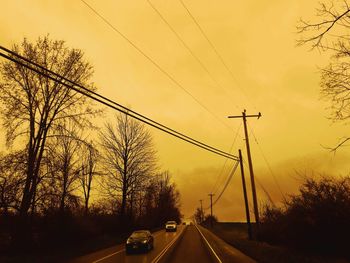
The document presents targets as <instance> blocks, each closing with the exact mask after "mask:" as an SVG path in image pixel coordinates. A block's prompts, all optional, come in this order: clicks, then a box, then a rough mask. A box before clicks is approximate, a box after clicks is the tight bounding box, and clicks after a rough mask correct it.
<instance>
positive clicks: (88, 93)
mask: <svg viewBox="0 0 350 263" xmlns="http://www.w3.org/2000/svg"><path fill="white" fill-rule="evenodd" d="M0 49H1V50H4V51H5V52H7V53H9V54H10V55H12V56H15V57H17V58H19V59H21V60H23V61H25V62H26V63H29V64H31V65H34V66H35V67H37V68H34V67H32V66H30V65H28V64H26V63H24V62H22V61H20V60H18V59H15V58H13V57H10V55H6V54H4V53H2V52H0V56H2V57H4V58H6V59H8V60H10V61H12V62H15V63H17V64H19V65H21V66H23V67H26V68H28V69H30V70H32V71H34V72H36V73H37V74H40V75H42V76H45V77H47V78H49V79H51V80H53V81H55V82H58V83H60V84H62V85H64V86H66V87H67V88H70V89H73V90H75V91H76V92H78V93H80V94H82V95H84V96H87V97H89V98H91V99H93V100H95V101H97V102H99V103H102V104H104V105H105V106H108V107H110V108H112V109H114V110H117V111H119V112H122V113H124V114H126V115H128V116H130V117H132V118H134V119H137V120H139V121H141V122H143V123H145V124H147V125H149V126H152V127H154V128H156V129H158V130H161V131H163V132H165V133H168V134H170V135H172V136H174V137H177V138H178V139H181V140H183V141H186V142H188V143H191V144H193V145H195V146H197V147H200V148H202V149H204V150H207V151H210V152H212V153H215V154H217V155H221V156H223V157H226V158H229V159H232V160H237V157H236V156H234V155H232V154H230V153H226V152H224V151H221V150H219V149H217V148H214V147H212V146H209V145H207V144H205V143H202V142H200V141H198V140H195V139H193V138H191V137H189V136H186V135H184V134H182V133H179V132H177V131H175V130H173V129H171V128H169V127H167V126H165V125H162V124H160V123H159V122H156V121H153V120H152V119H150V118H148V117H146V116H144V115H142V114H139V113H137V112H135V111H132V110H130V109H128V108H127V107H125V106H123V105H121V104H119V103H117V102H114V101H112V100H110V99H108V98H106V97H104V96H102V95H100V94H98V93H96V92H94V91H91V90H89V89H87V88H86V87H84V86H82V85H80V84H78V83H75V82H73V81H71V80H69V79H67V78H65V77H63V76H61V75H59V74H57V73H55V72H53V71H51V70H49V69H47V68H45V67H43V66H41V65H39V64H37V63H35V62H33V61H30V60H29V59H27V58H24V57H22V56H20V55H19V54H17V53H15V52H13V51H11V50H9V49H7V48H4V47H2V46H0ZM38 68H39V69H41V70H44V71H45V72H47V73H44V72H42V71H41V70H39V69H38ZM48 73H50V74H52V75H54V76H56V77H58V78H59V79H56V78H54V77H52V76H50V75H49V74H48ZM62 80H64V81H66V82H69V83H70V84H67V83H66V82H63V81H62ZM75 86H76V87H79V88H80V89H78V88H76V87H75ZM82 90H83V91H82ZM96 97H98V98H96ZM105 100H106V101H107V102H106V101H105Z"/></svg>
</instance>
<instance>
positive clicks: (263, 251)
mask: <svg viewBox="0 0 350 263" xmlns="http://www.w3.org/2000/svg"><path fill="white" fill-rule="evenodd" d="M208 229H209V230H211V231H212V232H213V233H215V234H216V235H217V236H219V237H220V238H221V239H223V240H225V241H226V242H227V243H228V244H230V245H232V246H234V247H235V248H237V249H239V250H240V251H242V252H243V253H244V254H246V255H248V256H250V257H251V258H253V259H255V260H256V261H258V262H268V263H281V262H286V263H289V262H290V263H293V262H307V263H343V262H349V261H346V260H344V259H340V258H328V257H325V256H324V255H322V256H320V255H314V254H313V255H312V254H308V253H306V252H302V251H297V250H293V249H289V248H285V247H280V246H272V245H270V244H268V243H264V242H258V241H251V240H249V239H248V234H247V225H246V224H245V223H217V224H215V226H214V228H213V229H210V227H209V228H208Z"/></svg>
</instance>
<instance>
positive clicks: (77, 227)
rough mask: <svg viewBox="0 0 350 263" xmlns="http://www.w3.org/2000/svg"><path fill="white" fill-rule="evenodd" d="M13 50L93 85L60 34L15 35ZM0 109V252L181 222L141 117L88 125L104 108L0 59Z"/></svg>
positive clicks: (71, 245)
mask: <svg viewBox="0 0 350 263" xmlns="http://www.w3.org/2000/svg"><path fill="white" fill-rule="evenodd" d="M13 51H15V52H16V53H18V54H21V55H22V56H23V57H25V58H28V59H30V60H31V61H33V62H35V63H37V64H39V65H42V66H44V67H45V68H49V69H51V70H52V71H54V72H56V73H58V74H60V75H62V76H63V77H65V78H67V79H70V80H73V81H74V82H76V83H78V84H79V85H83V86H85V87H86V88H87V89H88V90H90V91H96V88H95V86H94V84H93V83H92V82H91V78H92V75H93V67H92V66H91V65H90V64H89V63H88V62H87V61H85V59H84V54H83V52H82V51H81V50H78V49H70V48H68V47H66V45H65V42H64V41H56V40H51V39H50V38H49V36H44V37H41V38H39V39H38V40H37V41H36V42H34V43H31V42H30V41H28V40H27V39H24V40H23V42H22V43H20V44H18V45H14V46H13ZM22 62H23V63H26V62H25V61H22ZM38 70H39V71H42V69H38ZM48 74H49V75H50V76H51V77H55V76H54V75H52V73H48ZM55 78H57V77H55ZM60 80H62V79H60ZM0 107H1V111H0V115H1V118H2V123H1V125H2V129H3V131H4V132H5V141H6V149H4V151H3V152H1V153H0V255H4V257H3V259H4V258H7V257H6V255H7V256H11V255H14V254H18V252H19V251H20V252H23V254H24V255H30V254H33V255H34V254H35V253H36V252H40V253H43V252H44V251H46V252H47V253H48V254H51V255H52V256H53V255H54V254H55V253H54V251H56V252H58V251H62V248H64V249H65V250H67V251H69V250H71V251H79V250H81V249H84V247H85V250H86V251H84V252H85V253H86V252H87V251H88V250H91V249H94V248H99V247H101V246H107V245H112V244H115V243H116V242H118V241H121V240H122V239H123V238H124V237H125V236H126V235H127V233H129V232H130V231H132V230H134V229H135V228H149V229H156V228H157V227H160V226H162V225H163V224H164V223H165V222H166V221H167V220H170V219H171V220H176V221H178V222H179V221H180V220H181V214H180V195H179V192H178V190H177V189H176V186H175V184H174V183H172V180H171V175H170V174H169V173H168V172H167V171H161V170H159V168H158V165H157V157H156V155H157V153H156V150H155V147H154V144H153V140H152V136H151V134H150V133H149V131H148V130H147V129H146V127H145V126H144V125H142V124H141V123H139V122H137V121H135V120H134V119H132V118H131V117H128V116H127V115H125V114H117V115H115V119H114V120H113V121H109V122H108V121H107V122H106V123H105V124H104V125H103V126H102V127H98V126H97V125H96V124H95V123H96V121H95V120H96V119H95V118H96V117H100V118H102V117H104V116H105V115H104V114H105V112H104V111H103V110H101V109H100V108H98V107H97V106H96V105H94V104H93V103H92V101H91V100H88V99H87V97H85V96H83V95H81V94H79V93H77V92H76V91H74V90H72V89H70V88H67V87H66V86H64V85H62V84H60V83H59V82H56V81H53V80H51V79H50V78H49V77H47V76H42V75H40V74H37V73H35V72H33V71H30V70H28V69H26V68H25V67H23V66H21V65H20V64H17V63H13V62H10V61H5V62H2V63H1V64H0ZM97 241H98V242H97ZM97 244H98V245H97ZM15 251H16V253H15ZM61 254H62V253H61ZM61 256H62V255H61ZM3 259H2V258H1V257H0V261H3ZM25 261H26V262H27V261H28V262H29V261H30V260H29V259H26V260H25ZM35 261H36V260H34V262H35ZM48 261H50V262H52V261H53V258H51V260H48ZM36 262H37V261H36Z"/></svg>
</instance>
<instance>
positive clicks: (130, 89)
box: [0, 0, 350, 221]
mask: <svg viewBox="0 0 350 263" xmlns="http://www.w3.org/2000/svg"><path fill="white" fill-rule="evenodd" d="M182 1H183V3H184V4H185V5H186V6H187V8H188V10H189V11H190V12H191V14H192V15H193V17H194V18H195V19H196V21H197V22H198V23H199V24H200V26H201V27H202V29H203V30H204V32H205V33H206V35H207V37H208V38H209V39H210V41H211V42H212V44H213V45H214V46H215V48H216V50H217V52H218V53H219V54H220V55H221V57H222V58H223V60H224V62H225V64H226V65H227V67H228V68H229V70H230V71H231V72H232V74H231V73H230V72H229V71H228V70H227V69H226V68H225V66H224V65H223V63H222V62H221V60H220V58H219V57H218V56H217V54H216V53H215V52H214V50H213V49H212V47H211V46H210V44H209V43H208V41H207V40H206V39H205V37H204V36H203V35H202V34H201V32H200V30H199V29H198V27H197V26H196V24H195V23H194V21H193V20H192V19H191V17H190V16H189V14H188V12H187V11H186V9H185V8H184V6H183V5H182V4H181V1H180V0H172V1H170V0H167V1H164V0H150V2H151V3H152V4H153V5H154V7H156V8H157V10H158V11H159V12H160V13H161V15H162V16H163V17H164V18H165V19H166V20H167V22H168V23H169V24H170V25H171V26H172V28H173V29H174V30H175V31H176V33H177V34H178V35H179V36H180V37H181V39H182V40H183V41H184V43H186V46H188V47H189V48H190V50H191V52H193V54H195V56H196V57H197V58H198V59H199V60H200V61H201V63H202V64H203V65H205V68H206V69H207V70H208V72H209V74H208V72H207V71H206V70H205V69H203V67H202V66H201V64H200V63H199V62H198V61H197V60H196V59H195V58H194V57H193V56H192V55H191V53H190V52H189V50H188V49H186V47H185V46H184V45H183V43H182V42H181V41H179V39H178V38H177V37H176V35H175V34H174V32H172V31H171V29H170V28H169V27H168V25H167V24H166V23H165V22H164V21H163V20H162V19H161V17H160V16H159V14H157V13H156V11H155V10H154V9H153V8H152V6H151V5H150V4H149V2H148V1H147V0H135V1H121V0H119V1H112V0H110V1H107V0H104V1H92V0H86V2H87V3H88V4H89V5H91V6H92V7H93V8H95V9H96V11H98V12H99V13H100V14H101V15H102V16H104V17H105V18H106V19H107V20H108V21H109V22H110V23H111V24H112V25H113V26H114V27H115V28H116V29H117V30H119V31H120V32H121V33H122V34H123V35H124V36H126V37H127V38H128V39H129V40H130V41H131V42H132V43H133V44H134V45H135V46H137V47H138V48H139V49H140V50H142V52H144V54H146V55H147V56H148V57H150V58H151V59H152V60H153V61H155V62H156V63H157V64H158V65H160V66H161V68H162V69H163V70H164V71H166V72H167V73H168V74H170V75H171V77H172V78H173V79H175V80H176V81H177V82H178V83H180V85H181V86H182V88H180V87H179V86H177V85H176V84H174V82H173V81H171V79H169V77H167V76H166V75H165V74H164V73H162V72H161V71H160V70H159V69H158V68H157V67H155V66H154V65H153V64H152V63H151V62H150V61H149V60H148V59H147V58H145V56H144V55H142V54H141V53H140V52H139V51H137V50H136V49H135V47H133V46H132V45H131V44H130V43H128V42H127V41H126V40H125V39H124V38H122V37H121V36H120V35H119V34H118V33H116V32H115V31H114V30H113V29H112V28H111V27H109V26H108V25H107V24H106V23H105V22H103V21H102V20H101V18H99V17H98V16H97V15H96V14H95V13H93V12H92V11H91V10H90V9H89V8H88V7H87V6H86V5H85V4H84V3H83V2H82V1H80V0H73V1H72V0H69V1H68V0H62V1H46V0H26V1H23V0H12V1H5V0H1V1H0V3H1V5H0V6H1V11H2V12H1V16H0V40H1V41H0V45H2V46H5V47H9V48H10V47H11V46H12V45H13V44H14V43H19V42H21V41H22V40H23V38H24V37H27V38H28V39H29V40H31V41H35V40H36V39H37V38H38V37H39V36H44V35H46V34H49V35H50V37H51V38H53V39H62V40H65V41H66V44H67V46H69V47H74V48H79V49H81V50H83V51H84V52H85V55H86V59H87V60H88V61H90V62H91V64H92V65H93V66H94V69H95V74H94V77H93V79H92V80H93V81H94V83H95V85H96V86H97V87H98V92H99V93H101V94H103V95H104V96H107V97H109V98H110V99H113V100H115V101H117V102H119V103H121V104H123V105H125V106H128V107H130V108H131V109H133V110H135V111H137V112H139V113H141V114H144V115H146V116H148V117H150V118H152V119H154V120H156V121H158V122H160V123H162V124H164V125H167V126H169V127H171V128H173V129H175V130H177V131H180V132H182V133H185V134H186V135H188V136H191V137H193V138H195V139H197V140H200V141H203V142H205V143H207V144H209V145H212V146H214V147H217V148H219V149H221V150H224V151H230V150H231V153H232V154H235V155H237V154H238V149H239V148H241V149H242V150H243V154H244V158H245V156H246V151H245V144H244V143H245V142H244V140H243V136H244V135H243V126H242V125H241V123H242V121H241V120H239V119H228V118H227V116H229V115H240V114H241V112H242V111H243V109H246V110H247V113H248V114H257V113H258V112H259V111H260V112H261V113H262V118H260V119H259V120H257V119H255V118H250V119H249V120H248V123H249V127H250V128H249V130H250V142H251V150H252V158H253V163H254V170H255V174H256V180H257V187H258V199H259V203H260V204H262V203H264V202H266V200H267V197H266V194H265V193H264V192H263V191H262V188H261V186H263V187H264V188H265V189H266V191H267V192H268V193H269V194H270V195H271V196H272V198H273V200H274V201H275V202H280V201H281V200H282V195H281V193H280V190H279V188H278V185H279V187H280V189H281V191H282V192H283V194H284V195H286V196H288V194H291V193H295V192H296V189H297V187H298V184H300V182H301V179H300V177H301V175H304V174H314V175H317V174H331V175H333V176H341V175H347V174H348V173H349V166H348V165H347V163H348V158H349V157H350V151H349V149H348V148H346V147H345V148H342V149H341V150H340V151H338V152H337V153H336V154H335V155H334V154H333V153H330V152H329V151H327V150H326V149H325V148H324V147H327V146H334V145H336V144H337V142H338V141H339V139H341V138H342V137H344V136H347V135H349V131H348V126H347V125H346V124H345V123H333V122H332V121H331V120H329V119H328V117H329V113H330V112H329V110H327V107H328V106H329V104H328V102H327V101H325V100H324V99H322V97H321V95H320V92H319V90H320V88H319V80H320V74H319V68H321V67H323V66H324V65H327V63H328V62H329V56H328V55H327V54H324V53H320V52H317V51H312V52H311V51H310V50H309V49H310V47H308V46H303V47H296V40H297V38H298V37H299V36H298V35H297V33H296V25H297V23H298V20H299V19H300V18H301V17H303V18H305V19H307V20H312V19H314V18H315V14H316V8H317V7H318V2H319V0H308V1H305V0H293V1H281V0H270V1H258V0H245V1H232V0H219V1H209V0H182ZM185 90H186V91H185ZM188 93H190V94H191V95H189V94H188ZM194 98H195V99H194ZM203 106H204V107H203ZM108 118H109V119H111V120H113V113H112V112H111V111H108V112H107V117H106V118H104V119H101V120H99V122H100V123H101V125H103V123H104V121H105V120H106V119H108ZM149 129H150V131H151V132H152V135H153V138H154V143H155V147H156V149H157V150H158V159H159V164H160V167H161V169H163V170H169V171H170V173H171V174H172V175H173V181H174V182H175V183H176V185H177V187H178V189H179V190H180V193H181V201H182V212H183V213H184V214H185V216H186V217H187V216H190V215H191V214H193V212H194V211H195V208H196V207H198V206H199V199H203V200H204V201H203V205H204V206H205V207H207V206H208V205H209V197H208V194H209V193H210V192H212V191H214V192H215V193H216V194H218V193H219V192H220V190H221V187H222V186H223V184H224V181H225V180H226V179H227V176H228V173H229V170H230V169H231V168H232V166H233V162H232V161H227V162H225V159H224V158H223V157H220V156H216V155H214V154H212V153H209V152H206V151H204V150H202V149H199V148H197V147H194V146H192V145H189V144H187V143H185V142H182V141H180V140H178V139H176V138H174V137H170V136H169V135H167V134H163V133H161V132H160V131H157V130H154V129H152V128H149ZM236 134H238V136H237V138H236V140H234V139H235V137H236ZM233 143H234V144H233ZM232 145H233V146H232ZM2 147H4V146H2ZM224 164H226V165H225V167H224ZM248 175H249V174H248V169H246V179H247V180H248ZM273 175H274V176H275V178H276V180H274V178H273ZM276 181H277V183H276ZM277 184H278V185H277ZM214 186H217V187H214ZM95 194H96V193H95ZM249 194H250V192H249ZM214 199H215V196H214ZM208 212H209V211H208ZM214 213H215V214H216V215H217V216H218V218H219V220H221V221H231V220H243V219H244V208H243V197H242V190H241V179H240V173H239V170H238V171H237V172H236V174H235V175H234V177H233V179H232V181H231V182H230V185H229V186H228V188H227V191H226V192H225V194H224V195H223V197H222V198H221V200H220V201H219V202H218V203H217V204H216V205H215V207H214Z"/></svg>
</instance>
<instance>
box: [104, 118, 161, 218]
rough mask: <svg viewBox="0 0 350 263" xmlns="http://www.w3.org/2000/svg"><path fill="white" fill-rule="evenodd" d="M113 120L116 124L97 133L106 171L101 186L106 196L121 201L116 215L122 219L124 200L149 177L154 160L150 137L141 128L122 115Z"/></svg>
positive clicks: (140, 125) (106, 126)
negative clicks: (115, 120)
mask: <svg viewBox="0 0 350 263" xmlns="http://www.w3.org/2000/svg"><path fill="white" fill-rule="evenodd" d="M116 118H117V122H116V124H112V123H107V124H106V125H105V128H104V130H103V131H102V132H101V133H100V142H101V147H102V149H101V155H102V162H103V168H104V170H105V172H106V174H105V175H104V176H103V179H102V185H103V188H104V189H105V191H106V193H107V194H108V195H109V196H110V197H112V198H114V199H120V200H121V201H120V202H121V204H120V211H119V215H120V217H121V218H124V216H125V212H126V206H127V200H128V198H130V196H133V193H134V192H135V188H136V187H139V186H140V185H141V184H142V182H143V181H146V180H147V178H148V177H149V176H150V175H152V174H153V172H154V170H155V160H156V158H155V150H154V147H153V143H152V137H151V135H150V133H149V132H148V131H147V130H146V129H145V126H144V125H143V124H141V123H140V122H137V121H135V120H134V119H131V118H130V117H128V116H127V115H125V114H118V115H117V117H116ZM120 197H121V198H120Z"/></svg>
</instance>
